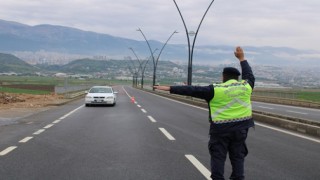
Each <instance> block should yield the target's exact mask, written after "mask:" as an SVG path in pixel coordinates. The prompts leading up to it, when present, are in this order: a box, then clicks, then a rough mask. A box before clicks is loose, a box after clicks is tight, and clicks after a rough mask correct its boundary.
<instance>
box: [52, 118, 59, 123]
mask: <svg viewBox="0 0 320 180" xmlns="http://www.w3.org/2000/svg"><path fill="white" fill-rule="evenodd" d="M60 121H61V120H59V119H58V120H55V121H53V122H52V123H53V124H57V123H59V122H60Z"/></svg>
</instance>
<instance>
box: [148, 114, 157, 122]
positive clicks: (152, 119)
mask: <svg viewBox="0 0 320 180" xmlns="http://www.w3.org/2000/svg"><path fill="white" fill-rule="evenodd" d="M148 118H149V119H150V121H151V122H154V123H155V122H157V121H156V120H155V119H154V118H153V117H152V116H148Z"/></svg>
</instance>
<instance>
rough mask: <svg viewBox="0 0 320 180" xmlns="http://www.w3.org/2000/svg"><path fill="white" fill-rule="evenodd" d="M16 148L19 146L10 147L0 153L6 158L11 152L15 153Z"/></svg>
mask: <svg viewBox="0 0 320 180" xmlns="http://www.w3.org/2000/svg"><path fill="white" fill-rule="evenodd" d="M15 148H17V146H10V147H8V148H7V149H5V150H3V151H1V152H0V156H4V155H6V154H8V153H9V152H11V151H13V150H14V149H15Z"/></svg>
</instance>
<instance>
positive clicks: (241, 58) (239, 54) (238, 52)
mask: <svg viewBox="0 0 320 180" xmlns="http://www.w3.org/2000/svg"><path fill="white" fill-rule="evenodd" d="M234 55H235V56H236V58H238V59H239V61H244V60H245V59H244V52H243V50H242V48H241V47H240V46H238V47H236V50H235V51H234Z"/></svg>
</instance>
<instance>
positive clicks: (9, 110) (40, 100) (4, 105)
mask: <svg viewBox="0 0 320 180" xmlns="http://www.w3.org/2000/svg"><path fill="white" fill-rule="evenodd" d="M65 101H66V100H65V99H63V96H62V95H31V94H12V93H0V125H1V123H2V124H3V121H10V120H14V119H18V118H21V117H25V116H28V115H31V114H33V113H37V112H41V111H44V110H47V109H49V108H51V107H53V105H57V104H60V103H63V102H65Z"/></svg>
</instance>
